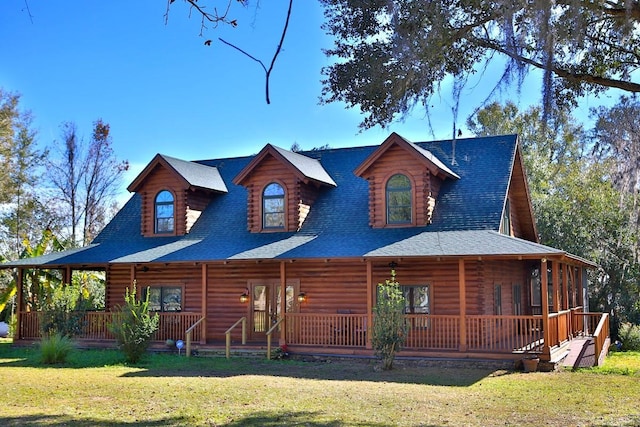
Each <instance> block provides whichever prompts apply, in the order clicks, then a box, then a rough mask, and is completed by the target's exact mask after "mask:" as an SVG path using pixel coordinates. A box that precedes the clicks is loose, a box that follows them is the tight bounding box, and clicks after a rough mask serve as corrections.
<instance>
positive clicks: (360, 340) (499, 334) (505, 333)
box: [286, 313, 543, 353]
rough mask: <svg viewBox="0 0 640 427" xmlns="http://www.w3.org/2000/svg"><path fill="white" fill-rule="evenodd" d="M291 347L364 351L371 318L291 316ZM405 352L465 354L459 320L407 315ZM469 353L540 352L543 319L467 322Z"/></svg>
mask: <svg viewBox="0 0 640 427" xmlns="http://www.w3.org/2000/svg"><path fill="white" fill-rule="evenodd" d="M286 318H287V327H286V331H287V337H286V339H287V344H291V345H309V346H323V347H330V346H340V347H365V346H366V343H367V333H368V332H370V331H369V328H367V326H368V325H367V315H366V314H306V313H305V314H301V313H287V315H286ZM406 320H407V337H406V340H405V344H404V347H405V348H406V349H414V350H448V351H458V350H461V345H460V316H453V315H451V316H445V315H417V314H412V315H407V316H406ZM466 329H467V335H466V341H467V351H477V352H487V353H511V352H514V351H516V352H518V351H520V352H537V351H539V350H540V348H539V347H540V344H541V342H542V338H543V334H542V317H540V316H467V317H466Z"/></svg>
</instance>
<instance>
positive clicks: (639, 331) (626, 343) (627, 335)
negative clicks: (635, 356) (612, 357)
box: [618, 323, 640, 351]
mask: <svg viewBox="0 0 640 427" xmlns="http://www.w3.org/2000/svg"><path fill="white" fill-rule="evenodd" d="M618 335H619V336H620V342H621V343H622V350H623V351H640V326H639V325H634V324H633V323H623V324H621V325H620V330H619V331H618Z"/></svg>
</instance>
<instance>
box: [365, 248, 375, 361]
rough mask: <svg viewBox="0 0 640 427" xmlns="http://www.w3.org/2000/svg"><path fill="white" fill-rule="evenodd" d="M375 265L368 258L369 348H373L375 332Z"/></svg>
mask: <svg viewBox="0 0 640 427" xmlns="http://www.w3.org/2000/svg"><path fill="white" fill-rule="evenodd" d="M373 295H374V293H373V267H372V265H371V260H369V259H368V260H367V325H368V326H367V328H366V329H367V349H372V348H373V345H371V334H372V333H373Z"/></svg>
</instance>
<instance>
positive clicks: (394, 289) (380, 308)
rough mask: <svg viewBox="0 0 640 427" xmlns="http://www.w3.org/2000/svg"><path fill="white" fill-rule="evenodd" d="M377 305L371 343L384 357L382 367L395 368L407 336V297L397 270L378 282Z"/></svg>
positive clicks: (382, 357)
mask: <svg viewBox="0 0 640 427" xmlns="http://www.w3.org/2000/svg"><path fill="white" fill-rule="evenodd" d="M377 296H378V298H377V300H376V305H375V306H374V308H373V313H374V319H373V320H374V321H373V335H372V337H371V343H372V345H373V348H374V350H375V352H376V355H377V356H378V357H380V358H381V359H382V369H383V370H390V369H393V360H394V359H395V355H396V352H398V351H400V348H401V347H402V344H404V340H405V338H406V336H407V333H406V329H407V327H406V322H405V319H404V306H405V299H404V295H403V294H402V290H401V289H400V284H399V283H398V282H396V272H395V270H391V279H390V280H386V281H385V283H384V284H382V283H379V284H378V293H377Z"/></svg>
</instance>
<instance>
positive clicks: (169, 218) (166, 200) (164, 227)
mask: <svg viewBox="0 0 640 427" xmlns="http://www.w3.org/2000/svg"><path fill="white" fill-rule="evenodd" d="M174 222H175V207H174V204H173V194H171V192H170V191H168V190H162V191H161V192H159V193H158V195H157V196H156V199H155V232H156V233H157V234H162V233H173V229H174Z"/></svg>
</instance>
